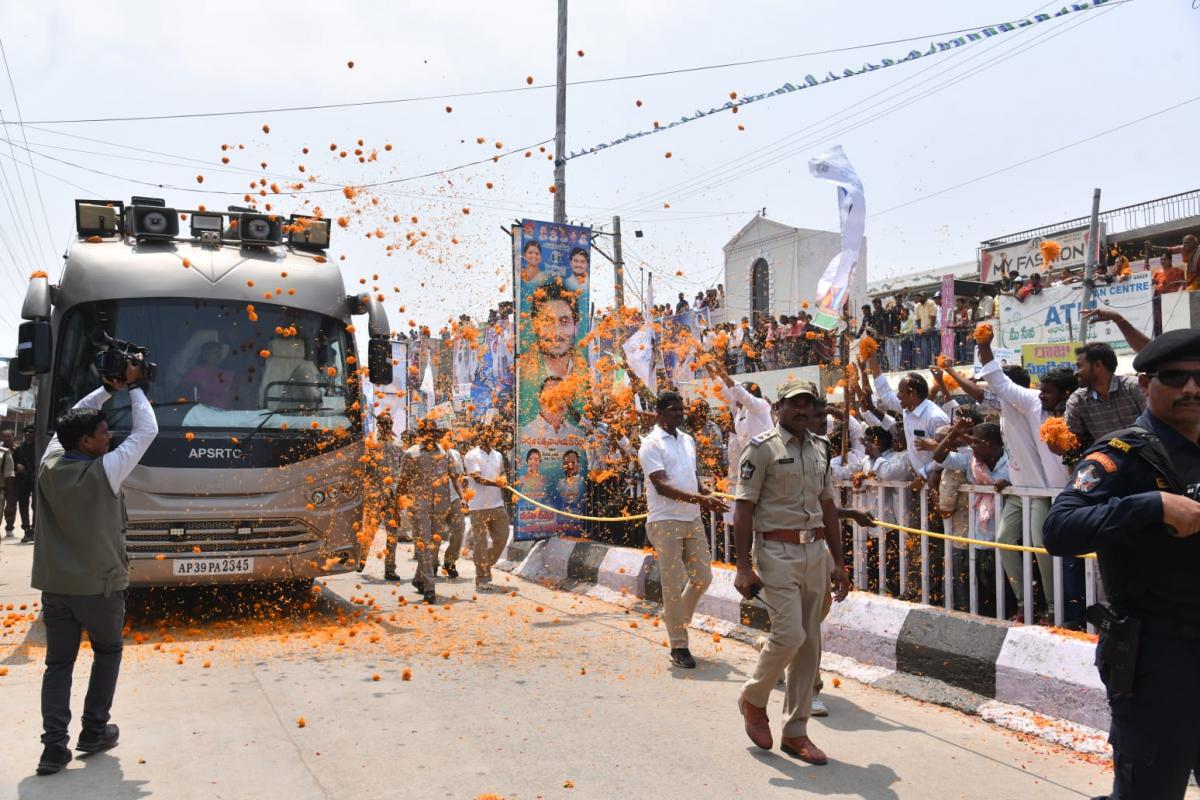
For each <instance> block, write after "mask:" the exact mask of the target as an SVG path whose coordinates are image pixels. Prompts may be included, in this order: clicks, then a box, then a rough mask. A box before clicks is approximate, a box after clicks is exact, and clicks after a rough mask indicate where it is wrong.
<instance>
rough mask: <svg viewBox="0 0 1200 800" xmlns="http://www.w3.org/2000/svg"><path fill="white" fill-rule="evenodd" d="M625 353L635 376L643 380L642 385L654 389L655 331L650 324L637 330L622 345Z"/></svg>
mask: <svg viewBox="0 0 1200 800" xmlns="http://www.w3.org/2000/svg"><path fill="white" fill-rule="evenodd" d="M621 349H622V350H624V351H625V361H626V363H628V364H629V369H631V370H633V374H634V375H637V376H638V377H639V378H641V379H642V383H644V384H646V385H647V386H649V387H651V388H653V387H654V385H655V382H654V329H653V328H652V327H651V325H650V323H647V324H645V325H643V326H642V327H640V328H638V329H637V332H636V333H634V334H633V336H630V337H629V338H628V339H626V340H625V344H623V345H621Z"/></svg>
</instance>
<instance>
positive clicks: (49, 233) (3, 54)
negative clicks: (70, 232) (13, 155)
mask: <svg viewBox="0 0 1200 800" xmlns="http://www.w3.org/2000/svg"><path fill="white" fill-rule="evenodd" d="M0 58H3V60H4V73H5V75H7V76H8V88H9V90H10V91H11V92H12V98H13V106H14V107H15V108H16V109H17V125H18V126H20V128H21V136H22V137H23V138H25V127H24V125H22V124H21V100H20V99H19V98H18V97H17V85H16V84H15V83H14V82H13V76H12V70H10V69H9V67H8V52H7V51H6V50H5V49H4V40H3V39H0ZM7 131H8V129H7V128H5V133H7ZM25 146H26V147H28V146H29V140H28V139H27V138H26V139H25ZM29 167H30V169H31V170H33V157H32V156H30V159H29ZM33 188H34V189H35V190H36V191H37V198H38V205H39V206H41V208H42V222H44V223H45V224H46V237H47V239H48V240H49V242H50V249H51V251H53V249H54V230H53V229H52V228H51V227H50V215H49V214H47V213H46V201H45V200H43V199H42V184H41V183H40V182H39V181H38V176H37V170H33ZM31 216H32V215H31Z"/></svg>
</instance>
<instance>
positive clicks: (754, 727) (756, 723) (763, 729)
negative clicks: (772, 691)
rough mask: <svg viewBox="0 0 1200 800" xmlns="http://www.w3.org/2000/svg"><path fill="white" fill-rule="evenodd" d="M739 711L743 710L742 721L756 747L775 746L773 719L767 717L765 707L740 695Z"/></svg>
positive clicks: (764, 748) (768, 747)
mask: <svg viewBox="0 0 1200 800" xmlns="http://www.w3.org/2000/svg"><path fill="white" fill-rule="evenodd" d="M738 711H740V712H742V721H743V722H745V723H746V735H747V736H749V737H750V741H752V742H754V744H755V746H756V747H761V748H762V749H763V750H770V749H771V748H772V747H774V746H775V740H774V739H773V738H771V721H770V720H769V719H767V710H766V709H765V708H759V707H758V706H756V705H753V704H751V703H747V702H746V701H745V700H743V699H742V698H740V697H739V698H738Z"/></svg>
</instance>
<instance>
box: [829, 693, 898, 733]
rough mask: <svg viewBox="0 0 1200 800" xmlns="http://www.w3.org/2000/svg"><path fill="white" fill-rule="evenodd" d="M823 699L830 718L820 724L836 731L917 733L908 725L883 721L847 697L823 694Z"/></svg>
mask: <svg viewBox="0 0 1200 800" xmlns="http://www.w3.org/2000/svg"><path fill="white" fill-rule="evenodd" d="M821 699H822V700H824V701H825V705H826V706H828V707H829V716H828V717H821V718H820V724H821V725H822V726H823V727H826V728H833V729H834V730H835V731H916V730H917V729H916V728H911V727H909V726H907V725H898V724H896V723H894V722H890V721H888V720H886V719H882V718H880V717H878V716H876V715H875V714H872V713H871V712H870V711H867V710H865V709H863V708H862V706H859V705H857V704H855V703H854V702H852V701H850V700H847V699H846V697H845V695H837V694H830V693H829V692H821Z"/></svg>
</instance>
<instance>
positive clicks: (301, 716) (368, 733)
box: [0, 540, 1111, 800]
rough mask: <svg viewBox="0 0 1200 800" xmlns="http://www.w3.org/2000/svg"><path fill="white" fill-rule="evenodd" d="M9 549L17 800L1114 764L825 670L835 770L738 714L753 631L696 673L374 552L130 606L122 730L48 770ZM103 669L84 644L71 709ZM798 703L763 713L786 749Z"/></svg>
mask: <svg viewBox="0 0 1200 800" xmlns="http://www.w3.org/2000/svg"><path fill="white" fill-rule="evenodd" d="M11 542H12V540H5V541H4V543H3V546H2V547H0V604H2V606H3V609H4V610H3V612H2V614H0V616H3V617H4V618H5V623H6V627H4V628H3V629H2V632H0V671H3V670H5V669H6V670H7V674H4V675H3V676H0V719H2V720H4V723H3V728H2V730H3V735H2V736H0V748H2V749H3V757H2V758H0V797H3V798H9V797H19V798H29V799H30V800H32V799H33V798H53V799H54V800H63V798H76V797H77V798H89V800H107V799H108V798H141V797H161V798H171V800H180V799H181V798H238V799H239V800H244V799H245V798H264V799H266V798H287V799H288V800H301V799H303V798H347V799H348V800H349V799H352V800H367V798H397V797H404V798H454V799H455V800H457V799H458V798H468V799H470V798H479V797H481V796H484V797H502V798H509V800H514V799H516V798H530V799H531V800H532V798H570V799H571V800H578V799H581V798H658V797H702V798H737V797H746V798H754V800H766V799H767V798H790V799H791V800H795V799H796V798H810V797H813V798H815V797H821V798H841V797H847V798H850V797H858V798H867V799H868V800H889V798H929V797H937V798H939V800H949V799H950V798H986V800H1008V799H1009V798H1011V799H1012V800H1018V798H1019V800H1035V799H1036V798H1071V797H1092V796H1094V795H1101V794H1105V793H1106V792H1107V788H1108V787H1109V785H1110V783H1109V782H1110V775H1111V772H1110V770H1109V768H1108V767H1107V766H1106V765H1104V764H1103V763H1099V762H1096V761H1089V760H1088V759H1086V758H1084V757H1081V756H1078V755H1075V754H1073V753H1071V752H1070V751H1067V750H1064V749H1061V748H1059V747H1056V746H1053V745H1049V744H1045V743H1043V742H1040V741H1029V740H1027V739H1025V738H1022V737H1019V736H1017V735H1016V734H1013V733H1009V732H1007V731H1004V730H1002V729H999V728H997V727H994V726H991V725H989V724H987V723H985V722H982V721H980V720H978V719H976V718H972V717H968V716H965V715H963V714H960V713H958V712H956V711H952V710H948V709H945V708H941V707H938V706H933V705H928V704H925V703H921V702H918V701H915V700H911V699H908V698H905V697H901V696H898V695H893V694H890V693H887V692H884V691H880V690H877V689H873V688H871V687H868V686H864V685H861V684H858V683H856V682H854V681H852V680H849V679H842V680H840V681H839V683H840V685H839V686H836V687H835V686H832V685H828V684H832V683H833V681H831V680H830V676H826V683H827V692H826V695H825V697H826V700H827V702H828V705H829V707H830V710H831V712H832V713H831V716H830V717H829V718H828V719H824V720H816V721H814V722H813V723H812V725H811V727H810V735H811V736H812V737H813V739H814V740H815V741H816V742H817V744H819V745H820V746H821V747H822V748H824V749H825V751H826V752H827V753H828V754H829V756H830V758H831V763H830V764H829V765H828V766H824V767H814V766H809V765H807V764H804V763H801V762H799V761H796V760H795V759H792V758H789V757H788V756H786V755H784V754H783V753H782V752H780V751H779V750H778V749H776V750H775V751H773V752H770V753H765V752H761V751H758V750H756V749H755V748H753V747H752V746H751V745H750V743H749V741H748V740H747V739H746V737H745V735H744V733H743V731H742V725H741V718H740V716H739V715H738V713H737V710H736V698H737V695H738V689H739V685H740V684H741V682H742V681H743V680H744V679H745V676H746V674H747V671H748V670H751V669H752V667H753V664H754V660H755V656H756V654H755V651H754V650H753V648H751V647H749V646H747V645H745V644H741V643H738V642H734V641H731V640H719V641H715V640H714V638H713V637H712V636H711V635H709V634H703V633H699V632H693V637H692V651H693V653H694V654H695V655H696V657H697V658H698V659H699V661H700V668H699V669H696V670H694V671H682V670H678V669H674V668H672V667H670V666H669V663H668V661H667V649H666V647H665V646H664V641H665V631H664V629H663V628H662V627H661V626H659V625H657V624H656V620H655V619H654V618H652V617H647V616H644V615H642V614H640V613H638V612H627V611H626V610H625V609H622V608H620V607H617V606H614V605H610V604H607V603H604V602H601V601H599V600H595V599H592V598H587V597H582V596H579V595H573V594H569V593H565V592H559V591H555V590H552V589H549V588H547V587H544V586H539V585H536V584H532V583H528V582H525V581H522V580H519V579H514V578H511V577H509V576H505V575H504V574H503V573H497V575H499V576H501V577H500V578H499V580H500V581H501V582H502V583H504V585H505V586H506V588H507V589H508V590H509V592H511V593H506V594H502V595H482V596H479V597H477V598H476V597H475V596H474V594H473V585H474V583H473V579H472V577H471V566H470V564H469V563H463V564H462V567H461V568H462V572H463V575H462V577H461V578H460V579H459V580H458V581H455V582H447V583H442V584H439V592H442V593H443V595H444V597H445V601H444V604H442V605H438V606H436V607H434V608H429V607H426V606H422V605H419V604H417V603H415V602H414V600H415V599H416V598H417V595H416V594H415V593H414V592H413V591H412V590H411V587H410V586H408V585H407V584H404V585H395V584H389V583H385V582H383V581H382V580H381V578H380V577H379V576H380V574H381V572H382V569H381V565H380V564H379V563H378V562H377V561H374V562H372V563H371V565H370V566H369V567H368V570H367V572H366V573H365V574H363V575H355V574H351V575H343V576H336V577H333V578H330V579H328V580H327V581H322V583H323V585H322V586H320V587H318V589H319V591H318V592H317V593H314V594H313V595H311V596H308V597H301V598H300V599H298V600H297V599H289V598H285V597H282V596H274V595H271V594H270V593H264V592H249V591H238V592H233V593H226V594H223V595H216V596H210V595H208V594H207V593H204V592H196V591H190V592H169V593H166V594H164V595H161V596H159V595H155V596H149V597H147V596H141V597H135V598H133V601H132V602H131V614H130V617H131V622H130V629H129V632H128V635H127V637H126V642H127V645H126V649H125V661H124V665H123V668H122V673H121V682H120V685H119V687H118V693H117V701H116V705H115V708H114V715H113V721H114V722H117V723H118V724H119V725H120V726H121V732H122V733H121V743H120V745H119V746H118V747H117V748H116V749H114V750H112V751H110V752H108V753H102V754H98V755H95V756H92V757H90V758H88V759H86V760H76V761H74V762H73V763H72V764H71V765H70V767H69V768H68V769H67V770H66V771H65V772H63V773H60V774H58V775H54V776H50V777H36V776H34V775H33V768H34V766H35V764H36V762H37V757H38V755H39V753H40V744H39V742H38V735H39V733H40V718H39V715H38V691H39V685H40V679H41V666H40V661H41V659H42V657H43V655H44V650H43V642H44V635H43V631H42V630H41V626H40V623H38V622H36V616H35V605H34V604H35V603H36V601H37V599H38V595H37V593H36V592H34V591H33V590H32V589H30V588H29V580H28V575H29V567H30V563H31V560H32V559H31V556H32V548H30V547H27V546H26V547H22V546H18V545H15V544H12V543H11ZM412 565H413V562H412V561H409V560H404V561H402V563H401V569H402V574H407V575H411V572H412ZM402 599H403V600H405V601H407V602H401V600H402ZM10 604H11V607H10ZM22 607H24V608H22ZM375 607H377V609H378V610H371V609H373V608H375ZM31 617H34V619H31ZM90 663H91V659H90V657H89V655H88V654H87V652H86V651H84V652H83V653H82V654H81V657H80V664H79V665H78V667H77V671H76V682H75V701H74V709H75V712H76V714H78V711H79V707H80V705H81V703H82V695H83V691H84V687H85V684H86V674H87V672H86V671H87V669H88V667H89V666H90ZM780 703H781V698H780V696H779V695H778V694H777V695H776V697H775V698H773V701H772V707H771V708H770V709H769V710H768V711H769V713H770V714H771V716H772V718H773V721H774V727H775V736H776V747H778V736H779V729H778V719H779V717H780V716H781V710H780ZM75 733H77V722H75V723H73V728H72V734H73V735H74V734H75Z"/></svg>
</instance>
